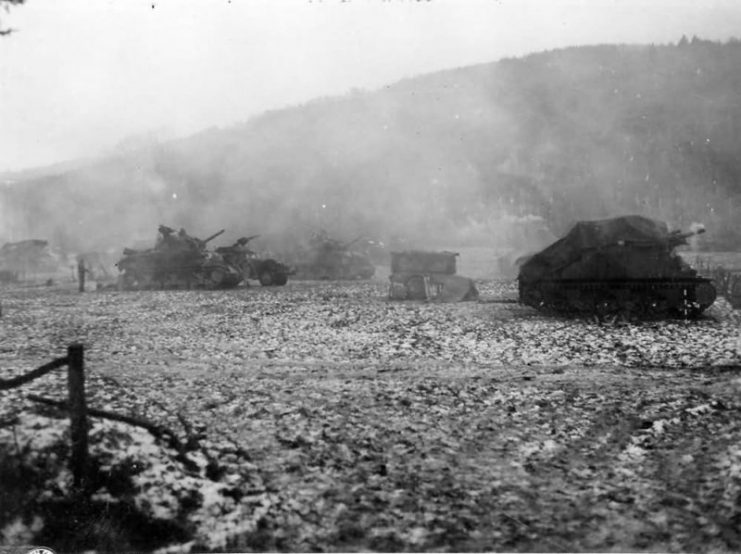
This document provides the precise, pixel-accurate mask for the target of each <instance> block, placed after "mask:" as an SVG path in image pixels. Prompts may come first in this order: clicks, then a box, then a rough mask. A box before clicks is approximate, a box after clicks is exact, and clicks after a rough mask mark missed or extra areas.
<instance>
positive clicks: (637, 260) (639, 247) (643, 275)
mask: <svg viewBox="0 0 741 554" xmlns="http://www.w3.org/2000/svg"><path fill="white" fill-rule="evenodd" d="M703 231H704V230H699V231H692V232H686V233H682V232H680V231H669V228H668V227H667V225H666V223H663V222H661V221H656V220H653V219H649V218H646V217H642V216H637V215H631V216H623V217H617V218H613V219H605V220H598V221H582V222H579V223H577V224H576V225H575V226H574V227H573V228H572V229H571V231H569V233H568V234H567V235H566V236H565V237H563V238H561V239H560V240H558V241H556V242H555V243H553V244H551V245H550V246H548V247H547V248H545V249H544V250H542V251H541V252H539V253H537V254H535V255H534V256H531V257H530V258H529V259H527V260H526V261H524V263H523V264H522V265H521V266H520V272H519V276H518V283H519V297H520V302H522V303H524V304H527V305H529V306H532V307H534V308H537V309H539V310H543V311H550V312H557V313H563V314H595V315H597V316H603V315H610V314H626V313H627V314H631V315H635V316H640V317H648V318H668V317H682V318H692V317H697V316H699V315H700V314H701V313H702V312H703V311H704V310H706V309H707V308H708V307H710V306H711V305H712V303H713V302H714V301H715V297H716V290H715V287H714V286H713V284H712V282H711V280H710V279H706V278H702V277H699V276H698V274H697V271H695V270H694V269H692V268H691V267H690V266H689V265H688V264H687V263H686V262H684V261H683V260H682V258H681V257H680V256H679V255H678V254H677V253H676V252H675V251H674V250H675V248H676V247H677V246H680V245H682V244H687V239H688V238H689V237H691V236H692V235H695V234H699V233H701V232H703Z"/></svg>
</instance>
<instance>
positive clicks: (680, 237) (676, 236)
mask: <svg viewBox="0 0 741 554" xmlns="http://www.w3.org/2000/svg"><path fill="white" fill-rule="evenodd" d="M704 232H705V227H699V228H697V229H692V230H690V231H685V232H684V233H683V232H682V231H674V232H673V233H672V236H671V237H670V239H669V241H670V242H671V243H672V244H676V245H679V244H686V240H687V239H688V238H690V237H694V236H695V235H701V234H703V233H704Z"/></svg>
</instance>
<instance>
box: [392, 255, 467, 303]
mask: <svg viewBox="0 0 741 554" xmlns="http://www.w3.org/2000/svg"><path fill="white" fill-rule="evenodd" d="M457 256H458V253H457V252H448V251H444V252H426V251H422V250H406V251H404V252H392V253H391V275H390V276H389V280H390V281H391V284H390V286H389V298H391V299H395V300H440V301H447V302H457V301H461V300H475V299H477V298H478V291H477V290H476V286H475V285H474V283H473V281H472V280H471V279H468V278H466V277H462V276H460V275H456V274H455V273H456V258H457Z"/></svg>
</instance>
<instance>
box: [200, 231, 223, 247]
mask: <svg viewBox="0 0 741 554" xmlns="http://www.w3.org/2000/svg"><path fill="white" fill-rule="evenodd" d="M225 232H226V229H222V230H221V231H219V232H217V233H214V234H213V235H211V236H210V237H208V238H207V239H203V244H206V243H207V242H210V241H212V240H214V239H215V238H216V237H218V236H219V235H223V234H224V233H225Z"/></svg>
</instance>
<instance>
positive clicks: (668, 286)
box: [519, 277, 716, 319]
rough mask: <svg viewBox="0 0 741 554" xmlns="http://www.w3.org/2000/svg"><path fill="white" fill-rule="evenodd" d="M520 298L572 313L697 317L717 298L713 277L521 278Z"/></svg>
mask: <svg viewBox="0 0 741 554" xmlns="http://www.w3.org/2000/svg"><path fill="white" fill-rule="evenodd" d="M519 287H520V302H522V303H523V304H527V305H529V306H532V307H534V308H536V309H538V310H541V311H547V312H556V313H562V314H571V315H596V316H598V317H602V316H610V315H627V316H632V317H640V318H646V319H649V318H651V319H653V318H659V319H661V318H672V317H680V318H685V319H689V318H695V317H698V316H699V315H700V314H702V312H704V311H705V310H706V309H707V308H709V307H710V306H711V305H712V304H713V302H714V301H715V298H716V291H715V287H714V286H713V284H712V281H711V280H710V279H705V278H699V277H689V278H679V279H630V280H626V279H605V280H592V279H550V280H541V281H538V282H536V283H532V284H531V283H523V282H522V281H520V284H519Z"/></svg>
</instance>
